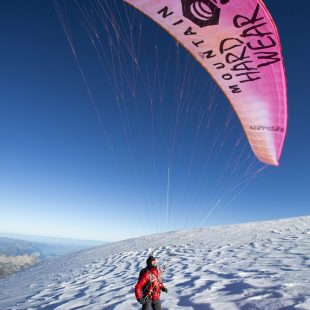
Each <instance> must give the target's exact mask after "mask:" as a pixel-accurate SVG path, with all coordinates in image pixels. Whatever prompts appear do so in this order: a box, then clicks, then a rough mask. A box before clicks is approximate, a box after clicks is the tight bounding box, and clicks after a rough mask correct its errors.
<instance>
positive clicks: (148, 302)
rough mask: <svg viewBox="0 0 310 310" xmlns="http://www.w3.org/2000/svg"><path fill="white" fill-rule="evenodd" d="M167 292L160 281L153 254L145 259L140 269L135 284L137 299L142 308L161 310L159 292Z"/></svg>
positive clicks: (160, 275)
mask: <svg viewBox="0 0 310 310" xmlns="http://www.w3.org/2000/svg"><path fill="white" fill-rule="evenodd" d="M162 291H163V292H166V293H168V289H167V288H166V286H165V285H164V283H163V281H162V272H161V271H160V270H159V268H158V266H157V260H156V258H155V257H154V256H149V257H148V259H147V260H146V268H143V269H142V270H141V271H140V275H139V279H138V282H137V284H136V286H135V294H136V298H137V301H138V302H139V303H140V304H142V305H143V306H142V310H151V309H153V310H162V307H161V303H160V293H161V292H162Z"/></svg>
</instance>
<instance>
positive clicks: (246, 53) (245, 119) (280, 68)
mask: <svg viewBox="0 0 310 310" xmlns="http://www.w3.org/2000/svg"><path fill="white" fill-rule="evenodd" d="M125 2H127V3H128V4H130V5H132V6H134V7H135V8H137V9H138V10H140V11H141V12H143V13H144V14H145V15H147V16H148V17H150V18H151V19H152V20H153V21H155V22H156V23H157V24H159V25H160V26H161V27H163V28H164V29H165V30H166V31H167V32H168V33H170V34H171V35H172V36H173V37H174V38H175V40H177V41H178V42H179V43H180V44H182V45H183V46H184V47H185V48H186V49H187V50H188V51H189V52H190V53H191V54H192V55H193V56H194V57H195V58H196V60H197V61H198V62H199V63H200V64H201V65H202V66H203V67H204V68H205V69H206V70H207V71H208V72H209V73H210V74H211V76H212V77H213V79H214V80H215V81H216V82H217V84H218V85H219V86H220V88H221V89H222V91H223V92H224V93H225V95H226V97H227V98H228V100H229V101H230V103H231V104H232V106H233V108H234V110H235V112H236V113H237V115H238V117H239V119H240V121H241V124H242V126H243V129H244V131H245V134H246V136H247V138H248V141H249V143H250V145H251V148H252V150H253V152H254V153H255V155H256V157H257V158H258V159H259V160H261V161H262V162H264V163H266V164H270V165H276V166H277V165H278V161H279V158H280V156H281V152H282V147H283V143H284V138H285V134H286V128H287V90H286V78H285V71H284V65H283V58H282V52H281V45H280V39H279V35H278V32H277V29H276V26H275V24H274V22H273V20H272V17H271V15H270V13H269V12H268V10H267V9H266V7H265V5H264V4H263V2H262V1H261V0H212V1H211V0H156V1H154V0H125Z"/></svg>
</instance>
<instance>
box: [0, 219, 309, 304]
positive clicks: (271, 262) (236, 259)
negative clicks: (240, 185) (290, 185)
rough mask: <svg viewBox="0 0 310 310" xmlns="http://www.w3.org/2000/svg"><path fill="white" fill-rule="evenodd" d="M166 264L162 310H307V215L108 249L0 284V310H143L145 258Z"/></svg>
mask: <svg viewBox="0 0 310 310" xmlns="http://www.w3.org/2000/svg"><path fill="white" fill-rule="evenodd" d="M152 250H154V255H155V256H157V257H158V258H159V261H162V262H163V261H165V262H166V263H167V269H166V271H165V274H164V279H165V282H166V285H167V287H168V289H169V292H168V294H165V293H163V294H162V298H161V299H162V305H163V308H164V309H198V310H199V309H203V310H208V309H219V310H226V309H227V310H234V309H253V310H254V309H255V310H256V309H282V310H285V309H310V255H309V254H310V217H301V218H294V219H287V220H278V221H271V222H261V223H249V224H243V225H234V226H223V227H215V228H205V229H196V230H192V231H181V232H171V233H168V234H161V235H154V236H146V237H141V238H137V239H129V240H125V241H121V242H116V243H113V244H107V245H103V246H100V247H96V248H93V249H90V250H87V251H82V252H77V253H74V254H71V255H67V256H65V257H62V258H59V259H55V260H51V261H47V262H44V263H41V264H39V265H37V266H35V267H32V268H29V269H28V270H25V271H23V272H20V273H18V274H16V275H14V276H11V277H9V278H5V279H3V280H1V281H0V309H15V310H22V309H29V310H30V309H46V310H48V309H57V310H61V309H66V310H67V309H94V310H98V309H116V310H130V309H140V306H139V304H138V303H137V302H136V300H135V297H134V285H135V283H136V280H137V276H138V274H139V271H140V269H141V268H142V267H144V262H145V259H146V257H147V256H148V254H149V253H150V252H151V251H152Z"/></svg>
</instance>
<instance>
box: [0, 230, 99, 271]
mask: <svg viewBox="0 0 310 310" xmlns="http://www.w3.org/2000/svg"><path fill="white" fill-rule="evenodd" d="M16 237H19V238H20V239H17V238H16ZM23 238H25V239H28V240H25V239H23ZM30 240H32V241H30ZM36 241H39V242H36ZM99 244H103V242H99V241H85V240H69V239H60V238H50V237H35V236H22V235H12V234H11V235H9V234H0V277H3V276H6V275H9V274H12V273H15V272H17V271H20V270H22V269H23V268H25V267H28V266H32V265H34V264H37V263H38V262H40V261H43V260H46V259H50V258H56V257H60V256H63V255H66V254H69V253H72V252H76V251H80V250H85V249H88V248H90V247H93V246H95V245H99Z"/></svg>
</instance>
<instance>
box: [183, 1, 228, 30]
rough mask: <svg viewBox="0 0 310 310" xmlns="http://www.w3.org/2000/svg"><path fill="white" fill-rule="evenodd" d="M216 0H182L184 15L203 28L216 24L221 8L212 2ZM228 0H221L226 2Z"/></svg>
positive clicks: (223, 2) (222, 2)
mask: <svg viewBox="0 0 310 310" xmlns="http://www.w3.org/2000/svg"><path fill="white" fill-rule="evenodd" d="M214 2H217V1H216V0H214V1H211V0H182V10H183V15H184V17H186V18H188V19H189V20H190V21H192V22H193V23H194V24H196V25H197V26H199V27H201V28H203V27H207V26H213V25H218V24H219V20H220V12H221V9H220V8H219V7H218V6H217V5H216V4H215V3H214ZM227 2H229V0H221V4H226V3H227Z"/></svg>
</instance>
